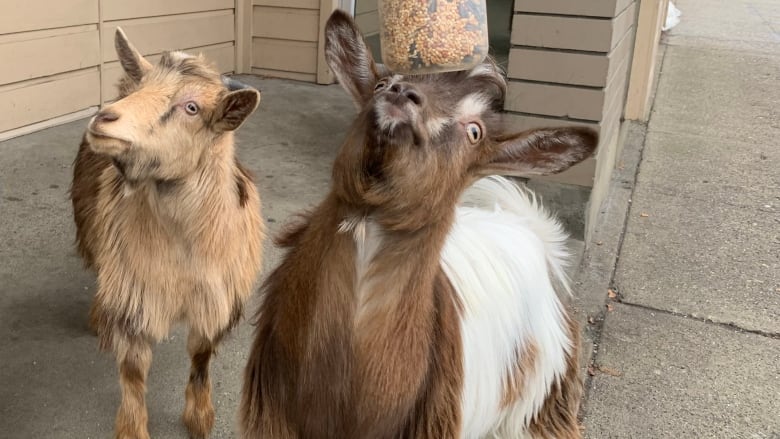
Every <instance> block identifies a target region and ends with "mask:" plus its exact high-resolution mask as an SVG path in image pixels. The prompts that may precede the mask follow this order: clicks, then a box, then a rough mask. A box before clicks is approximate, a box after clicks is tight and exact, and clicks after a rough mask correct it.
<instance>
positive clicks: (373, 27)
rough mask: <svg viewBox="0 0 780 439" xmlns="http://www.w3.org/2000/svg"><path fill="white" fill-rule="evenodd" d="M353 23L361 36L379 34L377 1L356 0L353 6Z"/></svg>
mask: <svg viewBox="0 0 780 439" xmlns="http://www.w3.org/2000/svg"><path fill="white" fill-rule="evenodd" d="M355 22H356V23H357V25H358V27H359V28H360V30H361V32H363V35H365V36H370V35H375V34H378V33H379V6H378V1H377V0H357V1H356V4H355Z"/></svg>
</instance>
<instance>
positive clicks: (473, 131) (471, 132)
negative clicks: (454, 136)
mask: <svg viewBox="0 0 780 439" xmlns="http://www.w3.org/2000/svg"><path fill="white" fill-rule="evenodd" d="M466 135H467V136H468V138H469V142H471V143H472V144H474V143H477V142H479V141H480V140H482V127H481V126H480V125H479V124H478V123H476V122H471V123H469V124H467V125H466Z"/></svg>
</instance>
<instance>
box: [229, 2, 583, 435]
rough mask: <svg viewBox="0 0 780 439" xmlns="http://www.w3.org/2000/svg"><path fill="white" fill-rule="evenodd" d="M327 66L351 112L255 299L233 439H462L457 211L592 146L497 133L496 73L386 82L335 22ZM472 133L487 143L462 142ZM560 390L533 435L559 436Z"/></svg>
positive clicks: (490, 68) (563, 135)
mask: <svg viewBox="0 0 780 439" xmlns="http://www.w3.org/2000/svg"><path fill="white" fill-rule="evenodd" d="M326 58H327V59H328V63H329V66H330V67H331V69H332V70H333V71H334V73H335V74H336V76H337V77H338V79H339V82H340V83H341V84H342V86H343V87H344V88H345V90H346V91H347V92H348V93H349V94H350V95H352V97H353V98H354V99H355V103H356V105H357V107H358V108H359V109H360V112H359V114H358V116H357V118H356V120H355V122H354V124H353V126H352V128H351V129H350V132H349V134H348V135H347V139H346V141H345V142H344V144H343V145H342V147H341V150H340V152H339V155H338V157H337V160H336V163H335V164H334V167H333V178H332V188H331V192H330V194H329V195H328V196H327V197H326V198H325V199H324V200H323V201H322V202H321V203H320V204H319V205H318V206H317V207H316V208H315V209H314V210H313V211H312V212H310V213H308V214H306V215H301V216H299V217H297V218H296V219H295V221H294V222H293V223H292V224H291V226H289V228H288V229H287V230H286V232H285V233H284V234H283V235H282V236H280V237H279V238H278V240H277V242H278V243H279V244H280V245H282V246H284V247H286V248H287V249H288V252H287V254H286V256H285V258H284V259H283V261H282V262H281V264H280V265H279V267H277V268H276V269H275V270H274V271H273V272H272V273H271V274H270V276H269V277H268V279H267V281H266V283H265V284H264V286H263V302H262V304H261V306H260V308H259V310H258V312H257V315H256V322H255V323H256V333H255V340H254V342H253V345H252V350H251V352H250V355H249V360H248V362H247V366H246V369H245V376H244V389H243V395H242V401H241V408H240V423H241V431H242V437H243V438H245V439H250V438H253V439H259V438H263V439H267V438H270V439H277V438H280V439H288V438H289V439H292V438H307V439H309V438H342V439H363V438H372V439H374V438H388V439H391V438H392V439H395V438H420V439H423V438H426V439H434V438H436V439H438V438H455V437H459V435H460V434H461V429H462V426H461V424H462V421H461V416H462V413H461V397H462V387H463V378H464V376H463V374H464V370H463V350H462V348H463V345H462V343H463V341H462V340H461V333H460V320H461V313H462V312H463V311H462V304H461V303H459V296H458V295H456V293H455V291H454V288H453V287H452V285H451V284H450V282H449V281H448V279H447V277H446V275H445V274H444V272H443V270H442V268H441V266H440V255H441V251H442V247H443V245H444V243H445V241H446V238H447V235H448V233H449V232H450V228H451V226H452V224H453V221H454V218H455V207H456V205H457V203H458V199H459V197H460V195H461V193H462V192H463V190H464V189H465V188H466V187H467V186H468V185H469V184H470V183H472V182H473V181H474V179H476V178H478V176H479V175H481V174H482V173H484V172H488V171H490V170H491V169H495V168H500V167H509V166H511V165H512V164H515V165H516V167H518V168H529V169H533V170H534V171H535V172H538V173H553V172H559V171H561V170H563V169H566V168H567V167H569V166H571V165H572V164H574V163H576V162H578V161H581V160H583V159H584V158H586V157H587V156H589V155H590V154H591V153H592V151H593V149H594V148H595V144H596V136H595V134H594V133H592V132H591V131H588V130H584V129H576V128H574V129H551V130H539V131H536V130H533V131H527V132H524V133H519V134H514V135H506V134H505V133H503V131H502V129H501V124H500V118H499V117H498V114H497V112H498V111H499V110H500V108H501V106H502V102H503V98H504V94H505V92H506V83H505V80H504V79H503V78H502V77H501V76H500V74H499V72H498V69H497V68H496V66H495V65H494V64H492V63H490V62H488V63H486V64H484V65H482V66H480V68H479V71H478V72H477V74H474V75H471V74H470V73H469V72H455V73H450V74H446V75H437V76H419V77H410V78H404V77H401V76H400V75H392V74H391V73H390V72H387V71H386V70H385V69H384V68H383V67H381V66H378V65H376V64H375V63H374V62H373V60H372V59H371V55H370V53H369V51H368V49H367V47H366V45H365V43H364V41H363V40H362V38H361V36H360V34H359V32H358V31H357V28H356V26H355V24H354V22H353V21H352V20H351V19H350V18H349V17H348V16H347V15H346V14H344V13H342V12H335V13H334V14H333V15H332V16H331V18H330V19H329V21H328V24H327V26H326ZM460 104H462V105H460ZM454 109H455V110H454ZM474 123H478V124H479V126H480V127H481V128H482V129H483V130H484V131H483V132H487V133H488V135H487V136H484V137H480V138H478V139H476V140H473V141H472V140H469V139H470V137H468V131H467V129H466V127H467V126H473V124H474ZM396 125H398V127H396ZM529 161H530V162H529ZM515 162H517V163H515ZM367 233H371V234H373V235H372V236H371V237H370V238H367V237H366V234H367ZM366 239H371V241H370V242H369V244H371V247H370V249H369V247H366V245H367V244H366V241H365V240H366ZM374 246H375V247H374ZM367 255H368V256H367ZM364 257H365V258H370V259H368V260H363V259H361V258H364ZM520 354H531V353H530V352H518V355H520ZM528 356H532V355H528ZM572 358H576V356H574V357H572ZM525 361H526V359H525V358H524V359H523V360H521V361H520V362H519V363H518V367H519V368H525V367H526V364H525ZM572 361H573V360H572ZM523 370H525V369H523ZM522 373H523V372H522V371H518V372H517V373H515V374H514V375H513V376H512V377H511V378H512V379H511V382H512V385H517V384H519V383H517V381H516V380H519V379H521V378H522V377H521V376H519V375H521V374H522ZM508 380H510V378H508ZM508 385H509V384H508ZM561 385H562V386H563V388H562V389H560V390H557V391H556V393H555V396H551V401H552V402H549V403H548V404H547V405H545V407H546V409H545V411H544V412H543V413H542V414H540V417H539V419H538V421H537V423H538V424H543V423H552V424H555V423H557V422H558V420H559V419H560V418H561V416H564V417H565V416H567V414H568V412H566V413H558V412H557V410H558V407H559V406H560V404H566V405H567V407H569V406H570V405H571V404H576V401H574V402H572V401H570V400H569V399H568V398H569V397H571V395H572V393H571V389H570V388H569V384H568V382H564V383H562V384H561ZM518 389H519V387H518ZM507 393H509V394H510V395H509V396H507V398H517V397H522V396H521V395H517V391H515V392H512V391H511V389H508V392H507ZM559 394H560V395H562V396H561V398H562V400H561V402H556V401H558V400H557V399H556V398H558V396H557V395H559ZM575 411H576V410H575ZM575 421H576V419H575ZM561 422H563V423H566V422H568V419H563V420H562V421H561ZM556 425H557V424H556ZM567 425H568V424H567ZM539 428H540V430H539V431H547V430H544V428H548V427H546V426H543V427H539ZM549 428H557V427H554V426H550V427H549ZM565 429H566V426H563V427H560V431H565Z"/></svg>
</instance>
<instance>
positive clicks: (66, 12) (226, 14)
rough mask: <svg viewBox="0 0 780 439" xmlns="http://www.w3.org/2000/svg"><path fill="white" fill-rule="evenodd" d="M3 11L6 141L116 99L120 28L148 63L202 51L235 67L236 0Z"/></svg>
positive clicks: (19, 3)
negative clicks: (116, 35) (176, 52)
mask: <svg viewBox="0 0 780 439" xmlns="http://www.w3.org/2000/svg"><path fill="white" fill-rule="evenodd" d="M6 3H10V4H4V5H3V6H4V7H3V13H2V14H0V60H2V62H3V69H1V70H0V114H2V115H3V116H2V118H0V140H2V139H5V138H9V137H13V136H15V135H20V134H24V133H27V132H30V131H32V130H34V129H40V128H43V127H46V126H51V125H54V124H56V123H62V122H65V121H68V120H73V119H74V118H76V117H84V116H86V115H89V114H91V113H94V112H95V111H97V108H98V106H99V105H100V104H101V103H102V102H107V101H110V100H112V99H114V98H115V97H116V91H115V87H114V84H115V83H116V81H117V80H118V79H119V77H120V75H121V74H122V71H121V67H120V66H119V63H118V61H116V54H115V52H114V45H113V40H114V32H115V30H116V27H117V26H122V28H123V29H124V30H125V32H126V33H127V35H128V37H129V38H130V40H131V41H132V42H133V43H134V44H135V45H136V46H137V47H138V48H139V50H140V51H141V52H142V53H143V54H144V55H146V56H148V57H149V59H150V60H152V61H156V60H157V59H158V58H159V56H160V54H161V52H163V51H165V50H174V49H181V50H186V51H188V52H192V53H198V52H202V53H204V55H206V57H208V58H209V59H210V60H211V61H212V62H213V63H214V64H215V65H216V66H217V67H218V68H219V69H220V70H221V71H222V72H232V71H235V70H236V67H235V56H236V55H235V34H236V32H235V14H234V7H235V6H234V5H235V0H165V1H158V0H136V1H126V0H68V1H60V0H38V1H23V0H9V1H7V2H6Z"/></svg>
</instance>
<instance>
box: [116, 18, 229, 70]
mask: <svg viewBox="0 0 780 439" xmlns="http://www.w3.org/2000/svg"><path fill="white" fill-rule="evenodd" d="M117 26H121V27H122V30H124V31H125V34H126V35H127V37H128V38H129V39H130V41H131V42H132V43H133V44H134V45H135V47H137V48H138V50H139V51H141V53H143V54H144V55H147V54H154V53H160V52H163V51H164V50H171V49H184V48H188V47H200V46H206V45H212V44H217V43H224V42H227V41H233V38H234V36H235V18H234V16H233V12H232V10H228V11H217V12H202V13H196V14H183V15H170V16H164V17H154V18H141V19H132V20H120V21H112V22H109V23H105V24H104V26H103V30H102V39H101V41H102V45H103V47H102V56H103V60H104V61H105V62H109V61H114V60H116V59H117V57H116V53H115V50H114V33H115V32H116V28H117Z"/></svg>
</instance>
